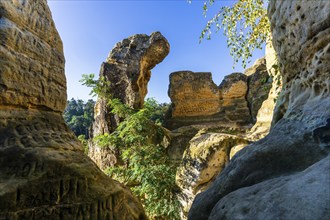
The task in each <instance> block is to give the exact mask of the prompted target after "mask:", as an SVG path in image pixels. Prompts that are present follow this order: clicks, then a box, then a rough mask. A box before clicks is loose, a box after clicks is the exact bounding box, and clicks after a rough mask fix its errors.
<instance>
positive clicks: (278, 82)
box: [248, 41, 282, 141]
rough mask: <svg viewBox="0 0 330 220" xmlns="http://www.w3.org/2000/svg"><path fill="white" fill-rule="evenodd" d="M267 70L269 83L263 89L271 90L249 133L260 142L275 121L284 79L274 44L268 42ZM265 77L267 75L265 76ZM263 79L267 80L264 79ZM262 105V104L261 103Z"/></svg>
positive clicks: (262, 90)
mask: <svg viewBox="0 0 330 220" xmlns="http://www.w3.org/2000/svg"><path fill="white" fill-rule="evenodd" d="M265 60H266V68H267V72H268V75H269V78H268V81H267V82H266V83H264V81H263V86H262V87H263V88H267V87H268V86H270V87H271V88H270V90H269V93H268V97H267V99H266V100H264V101H263V102H262V104H261V106H260V108H259V110H258V113H257V116H256V123H255V124H254V125H253V127H252V128H251V130H250V131H249V135H248V138H249V139H250V140H254V141H256V140H260V139H261V138H263V137H265V136H266V135H267V134H268V133H269V130H270V128H271V123H272V120H273V113H274V109H275V104H276V101H277V98H278V96H279V94H280V92H281V89H282V77H281V74H280V71H279V69H278V61H277V58H276V52H275V50H274V47H273V46H272V42H271V41H268V42H267V43H266V56H265ZM264 77H265V75H264ZM263 79H266V77H265V78H263ZM258 92H260V94H262V95H259V97H263V96H264V95H265V90H264V89H261V90H259V91H258ZM259 103H260V102H259Z"/></svg>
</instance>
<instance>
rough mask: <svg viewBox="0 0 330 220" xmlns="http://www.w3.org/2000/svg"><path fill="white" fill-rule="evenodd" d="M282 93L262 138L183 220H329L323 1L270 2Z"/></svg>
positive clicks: (329, 102)
mask: <svg viewBox="0 0 330 220" xmlns="http://www.w3.org/2000/svg"><path fill="white" fill-rule="evenodd" d="M268 14H269V18H270V21H271V28H272V34H273V45H274V48H275V50H276V52H277V54H278V62H279V67H280V72H281V74H282V77H283V90H282V92H281V95H280V97H279V98H278V103H277V106H276V109H275V114H274V119H273V123H274V126H273V127H272V129H271V131H270V133H269V134H268V135H267V136H266V137H265V138H263V139H261V140H260V141H258V142H255V143H253V144H251V145H249V146H247V147H245V148H244V149H243V150H241V151H240V152H239V153H237V154H236V155H235V156H234V157H233V159H232V160H231V162H230V163H229V164H228V166H227V167H226V168H225V169H224V170H223V171H222V173H221V174H220V175H219V176H218V177H217V178H216V180H215V181H214V183H213V184H212V185H211V186H210V187H209V188H208V189H207V190H206V191H204V192H203V193H201V194H199V195H198V196H197V197H196V199H195V201H194V203H193V205H192V208H191V209H190V212H189V219H191V220H194V219H196V220H197V219H198V220H203V219H230V218H233V219H235V218H239V219H249V218H253V219H264V218H267V219H279V218H284V219H310V218H313V219H328V218H330V210H329V207H330V190H329V185H330V172H329V170H330V162H329V159H330V158H329V152H330V111H329V109H330V75H329V71H330V53H329V51H330V38H329V36H330V23H329V21H330V2H329V1H296V0H287V1H270V2H269V8H268Z"/></svg>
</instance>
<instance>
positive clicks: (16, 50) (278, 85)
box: [0, 0, 330, 220]
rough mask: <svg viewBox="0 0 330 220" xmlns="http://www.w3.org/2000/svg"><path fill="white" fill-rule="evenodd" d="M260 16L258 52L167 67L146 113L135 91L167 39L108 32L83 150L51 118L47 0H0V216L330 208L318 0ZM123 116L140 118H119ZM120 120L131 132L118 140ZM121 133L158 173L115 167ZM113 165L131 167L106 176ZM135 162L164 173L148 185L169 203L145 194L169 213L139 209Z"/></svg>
mask: <svg viewBox="0 0 330 220" xmlns="http://www.w3.org/2000/svg"><path fill="white" fill-rule="evenodd" d="M268 18H269V21H270V26H271V35H272V36H271V39H268V41H267V42H266V43H265V56H264V57H262V58H260V59H257V60H256V61H255V62H254V64H253V65H251V66H249V67H248V68H247V69H245V70H244V72H234V73H231V74H229V75H227V76H225V77H224V79H223V80H222V82H221V83H219V84H218V85H217V84H216V83H215V82H214V81H213V79H212V73H211V72H194V70H177V71H174V72H172V73H167V74H168V76H169V85H168V96H169V98H170V100H171V103H170V104H169V105H168V108H167V105H163V106H162V107H163V109H162V110H159V109H157V110H158V111H160V112H161V111H164V109H166V112H161V113H159V112H158V114H159V115H157V117H162V118H161V120H158V121H157V120H156V119H151V116H154V115H152V114H151V113H150V114H145V115H144V114H143V113H145V112H147V111H148V109H147V108H146V106H145V105H150V104H149V103H148V101H145V100H146V99H145V98H146V96H147V93H148V83H149V80H150V78H151V77H157V75H156V74H154V75H152V69H153V68H154V67H156V66H157V65H158V64H161V63H162V62H163V61H164V60H165V59H166V57H167V56H168V55H169V54H170V43H171V41H170V40H169V39H170V38H168V39H166V36H165V34H164V36H163V34H162V33H161V32H159V31H157V32H153V33H150V34H149V35H147V34H135V35H132V36H129V37H127V38H125V39H123V40H122V41H120V42H118V43H117V44H116V45H114V47H113V49H112V50H111V51H110V53H109V55H108V57H106V59H105V61H104V62H103V63H102V64H101V67H100V72H99V78H98V80H97V82H98V85H97V86H100V85H101V86H102V87H101V90H100V91H99V94H98V95H99V96H98V98H97V101H96V104H95V107H94V121H93V125H92V126H91V128H90V137H89V140H88V145H87V147H86V149H87V151H86V152H85V153H84V146H83V145H82V143H81V142H80V141H79V140H78V139H77V137H76V136H75V135H74V133H73V132H72V131H71V130H70V129H69V127H68V125H67V124H66V123H65V121H64V119H63V112H64V109H65V105H66V100H67V93H66V92H67V85H66V76H65V71H64V65H65V58H64V53H63V43H62V40H61V37H60V36H59V33H58V31H57V29H56V27H55V23H54V21H53V18H52V15H51V11H50V9H49V6H48V3H47V0H0V93H1V95H0V220H12V219H13V220H20V219H61V220H62V219H67V220H78V219H107V220H108V219H109V220H110V219H111V220H112V219H117V220H131V219H132V220H133V219H136V220H143V219H155V220H156V219H166V220H167V219H169V220H172V219H188V220H207V219H209V220H216V219H260V220H263V219H289V220H291V219H293V220H296V219H297V220H298V219H299V220H300V219H319V220H323V219H330V156H329V153H330V1H323V0H315V1H307V0H282V1H276V0H271V1H269V2H268ZM164 33H165V31H164ZM67 74H68V73H67ZM110 100H118V102H119V103H121V107H122V108H124V110H125V111H126V113H127V112H128V113H127V115H126V116H123V115H122V114H121V113H118V111H117V112H116V111H114V109H115V107H114V106H112V105H111V103H110V104H109V101H110ZM149 107H150V106H149ZM134 114H136V115H138V116H139V117H137V118H133V117H132V115H134ZM139 114H140V115H139ZM146 115H147V116H148V117H149V118H148V117H147V116H146ZM150 115H151V116H150ZM160 115H161V116H160ZM125 117H126V118H125ZM130 117H131V118H133V119H135V120H136V121H138V120H144V121H146V122H147V125H148V126H145V127H143V126H142V125H141V124H139V123H136V124H134V123H131V124H129V123H126V124H123V122H127V120H128V119H127V118H130ZM158 119H159V118H158ZM136 121H134V122H136ZM138 122H139V121H138ZM134 126H136V128H135V129H136V130H134V132H135V131H140V132H141V134H136V133H138V132H136V133H134V134H132V135H140V136H128V141H127V142H124V141H123V140H125V139H124V138H123V137H122V136H123V135H122V133H120V132H122V131H123V130H125V129H127V130H128V129H129V128H130V127H133V128H134ZM120 129H122V130H120ZM143 129H145V130H147V131H145V130H143ZM142 131H143V132H145V133H142ZM111 134H115V135H117V136H118V137H119V138H118V139H113V140H112V141H113V142H109V143H108V144H106V146H103V145H102V144H100V142H99V140H100V139H98V138H99V137H102V136H106V137H108V138H109V136H110V135H111ZM117 136H110V139H111V138H113V137H117ZM137 137H138V138H137ZM120 138H122V139H120ZM116 142H120V143H118V146H114V144H113V143H116ZM127 143H129V144H132V145H129V144H127ZM123 145H127V146H123ZM131 146H134V147H136V148H134V149H135V151H138V153H140V154H141V155H142V160H144V158H146V159H145V161H142V162H143V166H144V168H146V167H148V165H149V166H154V164H153V163H154V161H153V162H151V161H152V159H154V160H159V161H156V162H159V163H155V164H156V165H157V166H158V165H159V169H160V171H161V172H160V175H159V172H158V173H157V172H154V173H152V172H151V171H154V170H151V171H150V170H148V169H145V170H144V171H146V172H149V171H150V172H149V173H142V174H141V170H138V169H137V168H136V167H133V169H132V170H129V169H131V167H130V166H131V165H132V163H133V162H132V161H130V159H127V158H130V157H129V156H131V155H127V154H132V155H133V154H134V153H136V152H133V151H124V148H125V147H126V148H129V147H131ZM144 147H149V148H151V150H150V151H152V150H154V151H155V152H154V151H152V153H151V154H148V151H145V148H144ZM126 150H127V149H126ZM127 152H128V153H127ZM86 153H87V155H86ZM162 153H164V155H163V154H162ZM150 155H151V156H154V157H155V158H156V159H155V158H150ZM134 156H135V154H134ZM148 157H149V158H148ZM148 159H149V160H150V161H148ZM156 165H155V166H156ZM114 168H120V169H122V170H120V169H119V171H120V172H119V175H120V174H122V173H124V171H123V170H125V169H126V171H127V170H129V172H128V173H129V174H130V175H132V176H134V175H135V178H133V181H130V182H129V184H127V183H126V182H125V183H126V185H125V184H123V183H122V182H121V183H120V182H119V181H117V180H115V179H112V178H110V177H113V176H116V175H110V174H109V170H112V171H113V169H114ZM172 168H173V169H174V172H173V173H167V171H169V170H170V171H172V170H173V169H172ZM125 174H126V173H125ZM166 174H168V175H167V176H166ZM148 175H149V176H152V175H154V177H155V178H151V180H152V181H151V182H152V184H155V185H157V184H158V182H157V181H159V182H161V181H162V183H164V182H165V183H166V184H171V185H170V186H171V188H165V187H163V188H162V187H159V186H158V187H159V188H160V189H162V190H163V191H164V192H165V193H167V194H168V195H169V198H170V199H173V201H174V200H175V202H177V203H173V204H174V205H173V204H171V205H172V206H166V205H167V204H165V205H164V204H163V203H159V204H157V205H156V207H157V208H158V209H160V210H161V209H166V208H168V209H172V207H174V208H173V210H163V211H168V212H172V213H174V212H175V213H174V215H171V216H174V217H168V216H166V215H161V214H157V213H156V214H155V213H153V214H152V215H151V214H150V213H152V212H151V211H150V207H153V206H148V202H150V201H148V199H149V200H150V199H152V198H153V197H152V196H154V194H157V193H159V192H154V191H151V193H150V194H148V193H149V192H147V190H146V189H144V188H143V190H145V191H143V190H142V192H141V191H138V190H137V189H136V188H134V187H137V186H139V185H141V182H142V180H141V179H144V178H145V179H146V178H148V177H147V176H148ZM157 175H159V176H157ZM109 176H110V177H109ZM123 182H124V181H123ZM165 183H164V184H165ZM158 185H161V184H158ZM159 188H157V189H159ZM149 190H150V188H149ZM167 191H169V192H167ZM150 195H152V196H150ZM155 198H157V199H158V197H155ZM164 200H166V201H167V198H166V199H164ZM157 201H158V200H157ZM157 201H156V202H155V201H152V202H154V203H157ZM167 202H168V203H169V202H170V201H167ZM171 202H172V200H171Z"/></svg>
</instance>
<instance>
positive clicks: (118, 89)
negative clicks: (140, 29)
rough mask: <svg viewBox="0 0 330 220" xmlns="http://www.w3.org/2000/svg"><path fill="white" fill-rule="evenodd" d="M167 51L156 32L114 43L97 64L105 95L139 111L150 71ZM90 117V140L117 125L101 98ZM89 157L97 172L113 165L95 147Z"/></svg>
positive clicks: (107, 154)
mask: <svg viewBox="0 0 330 220" xmlns="http://www.w3.org/2000/svg"><path fill="white" fill-rule="evenodd" d="M169 51H170V45H169V43H168V41H167V40H166V38H165V37H164V36H163V35H162V34H161V33H160V32H154V33H152V34H151V35H150V36H148V35H145V34H137V35H133V36H131V37H129V38H127V39H124V40H122V41H121V42H119V43H117V44H116V45H115V47H114V48H113V49H112V51H111V52H110V54H109V56H108V58H107V60H106V62H104V63H102V65H101V70H100V79H102V80H104V81H105V82H107V84H108V85H107V88H106V89H107V91H106V93H107V94H106V95H108V96H110V97H111V98H117V99H119V100H121V102H122V103H124V104H127V105H128V106H130V107H132V108H135V109H140V108H142V107H143V102H144V98H145V96H146V95H147V85H148V82H149V80H150V77H151V69H152V68H154V67H155V66H156V65H157V64H158V63H160V62H161V61H163V59H164V58H165V57H166V56H167V55H168V53H169ZM94 118H95V122H94V123H93V136H94V137H95V136H97V135H100V134H104V133H112V132H113V131H114V130H115V129H116V128H117V126H118V124H119V122H120V118H118V116H116V115H114V114H112V113H111V108H110V107H109V106H108V105H107V101H106V100H105V99H104V98H99V99H98V100H97V102H96V105H95V111H94ZM89 156H90V157H91V158H92V159H93V160H94V161H95V162H96V163H97V164H98V165H99V167H100V168H101V169H103V168H106V167H108V166H110V165H113V164H114V163H116V162H115V160H116V159H115V158H116V155H115V153H113V152H109V150H107V149H101V148H99V147H98V146H96V145H95V144H91V146H90V150H89ZM111 158H112V159H111Z"/></svg>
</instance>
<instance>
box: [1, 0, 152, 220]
mask: <svg viewBox="0 0 330 220" xmlns="http://www.w3.org/2000/svg"><path fill="white" fill-rule="evenodd" d="M0 36H1V37H0V72H1V74H0V90H1V96H0V219H83V218H86V219H146V217H145V214H144V211H143V208H142V205H141V204H140V202H139V201H138V200H137V199H136V198H135V197H134V196H133V195H132V193H131V192H130V190H129V189H127V188H126V187H125V186H123V185H121V184H119V183H118V182H115V181H113V180H111V179H110V178H108V177H107V176H106V175H105V174H103V173H102V172H101V171H100V170H99V169H98V168H97V166H96V165H95V164H94V163H93V162H92V160H90V159H89V158H88V157H87V156H86V155H84V152H83V148H82V146H81V145H80V142H79V141H78V140H77V138H76V137H75V136H74V134H73V132H71V131H70V130H69V129H68V127H67V126H66V124H65V122H64V119H63V117H62V113H63V111H64V108H65V103H66V80H65V75H64V56H63V46H62V41H61V39H60V37H59V35H58V32H57V31H56V28H55V25H54V22H53V20H52V17H51V12H50V10H49V8H48V6H47V1H46V0H29V1H27V0H21V1H13V0H7V1H0Z"/></svg>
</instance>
